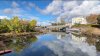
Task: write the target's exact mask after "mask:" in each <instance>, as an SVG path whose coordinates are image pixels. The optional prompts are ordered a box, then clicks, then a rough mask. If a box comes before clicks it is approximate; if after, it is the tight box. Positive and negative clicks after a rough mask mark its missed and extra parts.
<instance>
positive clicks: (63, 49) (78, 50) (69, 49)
mask: <svg viewBox="0 0 100 56" xmlns="http://www.w3.org/2000/svg"><path fill="white" fill-rule="evenodd" d="M68 35H69V34H68ZM57 36H58V37H57V38H58V39H59V36H64V35H57ZM70 38H71V39H70ZM85 41H86V37H76V36H74V35H72V37H71V36H70V37H67V35H65V37H64V38H62V39H59V40H56V41H52V42H45V43H44V45H46V46H47V47H48V48H49V49H50V50H52V51H53V52H54V53H55V54H57V55H58V56H67V55H68V56H73V55H74V56H96V55H97V54H96V48H95V46H90V45H89V44H88V43H87V42H85Z"/></svg>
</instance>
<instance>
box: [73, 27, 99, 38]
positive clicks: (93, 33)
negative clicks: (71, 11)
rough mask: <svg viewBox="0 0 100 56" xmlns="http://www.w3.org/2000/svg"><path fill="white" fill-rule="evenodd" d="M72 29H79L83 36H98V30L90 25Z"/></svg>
mask: <svg viewBox="0 0 100 56" xmlns="http://www.w3.org/2000/svg"><path fill="white" fill-rule="evenodd" d="M72 28H77V29H80V31H81V32H82V34H85V35H89V36H100V28H97V27H92V25H74V26H73V27H72Z"/></svg>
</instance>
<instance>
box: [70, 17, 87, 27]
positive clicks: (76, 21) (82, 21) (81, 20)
mask: <svg viewBox="0 0 100 56" xmlns="http://www.w3.org/2000/svg"><path fill="white" fill-rule="evenodd" d="M75 24H87V21H86V19H85V18H83V17H75V18H72V25H75Z"/></svg>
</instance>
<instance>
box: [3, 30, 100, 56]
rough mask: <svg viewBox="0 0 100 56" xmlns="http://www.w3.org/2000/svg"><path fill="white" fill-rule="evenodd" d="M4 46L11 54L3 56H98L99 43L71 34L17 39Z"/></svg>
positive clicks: (99, 55) (95, 39)
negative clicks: (10, 50)
mask: <svg viewBox="0 0 100 56" xmlns="http://www.w3.org/2000/svg"><path fill="white" fill-rule="evenodd" d="M5 44H6V46H7V48H9V49H12V50H13V52H12V53H9V54H5V55H4V56H100V41H99V40H98V39H97V38H91V37H85V36H79V35H78V36H77V35H73V34H71V33H69V34H66V33H61V32H60V33H48V34H43V35H36V36H34V37H18V38H12V39H11V41H8V42H5Z"/></svg>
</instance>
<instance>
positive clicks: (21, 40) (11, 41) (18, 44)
mask: <svg viewBox="0 0 100 56" xmlns="http://www.w3.org/2000/svg"><path fill="white" fill-rule="evenodd" d="M6 39H8V40H6V41H4V40H3V43H4V44H5V45H6V48H7V49H13V50H15V51H17V52H19V51H21V50H22V49H23V48H25V47H27V46H29V44H30V43H32V42H36V41H37V37H36V36H21V37H10V38H6ZM2 49H4V48H2Z"/></svg>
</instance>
